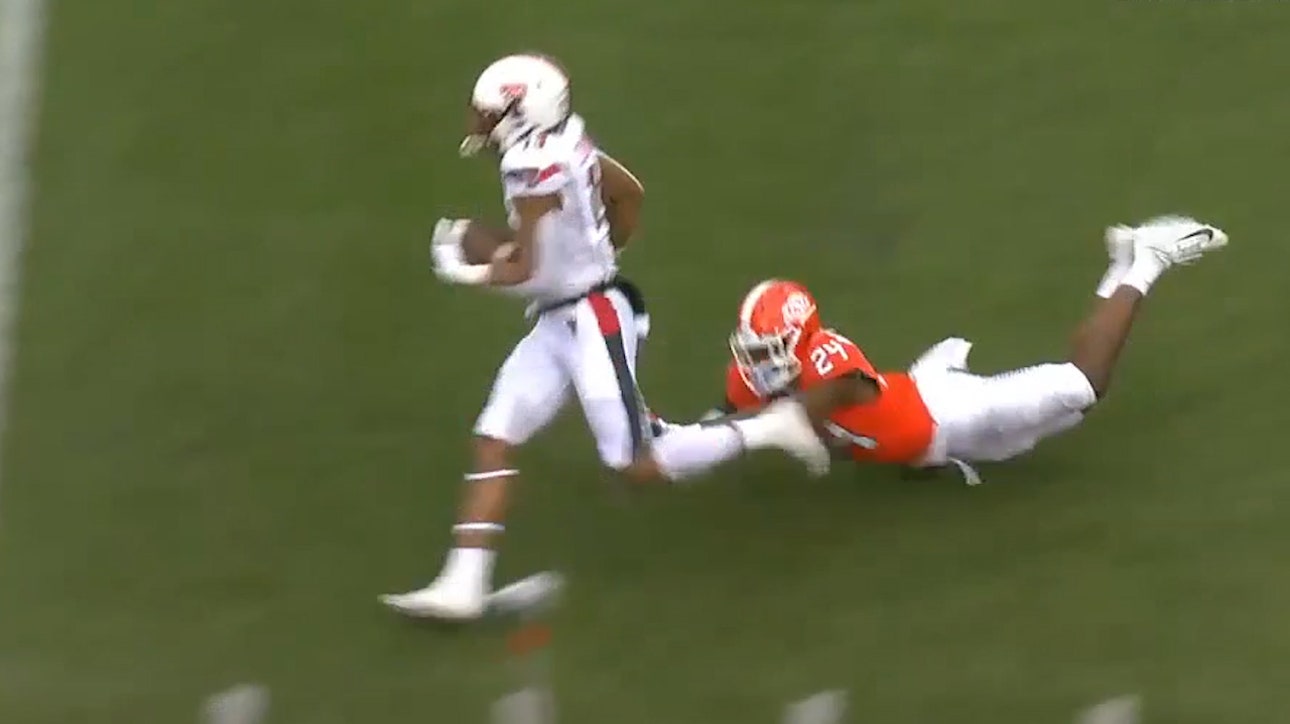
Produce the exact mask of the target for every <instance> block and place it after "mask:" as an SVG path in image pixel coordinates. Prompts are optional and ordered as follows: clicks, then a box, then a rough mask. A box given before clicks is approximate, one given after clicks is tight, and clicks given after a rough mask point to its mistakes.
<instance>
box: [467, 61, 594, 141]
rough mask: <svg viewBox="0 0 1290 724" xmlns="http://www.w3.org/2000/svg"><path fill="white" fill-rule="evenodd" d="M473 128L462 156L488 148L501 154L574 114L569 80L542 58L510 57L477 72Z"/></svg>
mask: <svg viewBox="0 0 1290 724" xmlns="http://www.w3.org/2000/svg"><path fill="white" fill-rule="evenodd" d="M470 107H471V109H472V110H473V113H472V116H473V117H472V119H471V127H470V129H469V132H468V134H467V136H466V138H465V139H463V140H462V142H461V155H462V156H473V155H475V154H476V153H479V152H480V151H481V150H483V149H484V148H486V147H489V146H491V147H493V148H495V149H497V150H498V151H499V152H501V153H505V152H506V150H507V149H508V148H510V147H511V146H512V145H514V144H515V142H516V141H519V140H520V139H521V138H523V137H524V136H526V135H528V134H529V133H532V132H534V131H542V130H547V129H550V128H555V127H556V126H558V125H560V124H561V123H564V121H565V120H566V119H568V117H569V114H570V108H569V77H568V75H566V74H565V72H564V70H563V69H561V68H560V66H559V65H557V64H556V63H555V61H553V60H551V59H550V58H546V57H544V56H541V55H508V56H506V57H505V58H502V59H500V60H496V61H493V63H492V64H491V65H489V66H488V67H487V68H485V69H484V72H483V73H480V74H479V79H478V80H476V81H475V90H474V93H472V94H471V98H470Z"/></svg>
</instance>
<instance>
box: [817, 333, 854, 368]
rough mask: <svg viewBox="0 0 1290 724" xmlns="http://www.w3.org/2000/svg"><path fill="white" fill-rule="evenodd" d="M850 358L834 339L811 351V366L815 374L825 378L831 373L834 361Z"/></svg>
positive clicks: (844, 348)
mask: <svg viewBox="0 0 1290 724" xmlns="http://www.w3.org/2000/svg"><path fill="white" fill-rule="evenodd" d="M850 358H851V355H849V354H847V348H846V347H844V346H843V345H842V343H841V342H839V341H838V340H836V339H830V340H829V341H827V342H825V343H824V344H821V345H820V346H818V347H816V348H815V349H813V350H811V364H812V365H813V366H814V367H815V372H816V373H817V374H819V375H820V376H821V377H826V376H827V375H828V374H829V373H830V372H832V371H833V369H834V367H835V363H834V360H837V361H839V362H841V361H845V360H848V359H850Z"/></svg>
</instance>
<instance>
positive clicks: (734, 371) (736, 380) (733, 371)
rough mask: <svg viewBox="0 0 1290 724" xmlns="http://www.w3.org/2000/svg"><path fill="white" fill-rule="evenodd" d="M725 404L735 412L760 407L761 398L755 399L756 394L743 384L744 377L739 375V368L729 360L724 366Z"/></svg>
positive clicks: (746, 384)
mask: <svg viewBox="0 0 1290 724" xmlns="http://www.w3.org/2000/svg"><path fill="white" fill-rule="evenodd" d="M726 403H727V404H729V405H730V406H731V407H733V408H734V409H735V411H736V412H738V411H741V410H747V409H750V408H753V407H760V406H761V398H759V397H757V393H756V392H753V391H752V390H751V389H750V388H749V387H748V383H746V382H744V377H743V375H741V374H739V366H738V365H736V364H735V361H734V360H730V364H728V365H726Z"/></svg>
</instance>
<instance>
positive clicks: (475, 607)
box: [380, 580, 488, 621]
mask: <svg viewBox="0 0 1290 724" xmlns="http://www.w3.org/2000/svg"><path fill="white" fill-rule="evenodd" d="M487 598H488V597H487V594H486V592H485V591H482V590H478V589H475V590H470V589H469V588H468V587H466V586H462V585H455V586H453V585H448V584H447V582H444V581H441V580H436V581H435V582H434V583H431V584H430V585H428V586H426V587H425V588H421V589H418V590H416V591H409V592H407V593H391V594H386V595H384V596H381V597H380V600H381V603H383V604H385V605H386V606H388V607H389V608H391V609H393V610H394V611H397V612H398V613H401V614H403V615H404V616H410V617H412V618H433V619H438V620H440V621H474V620H475V619H478V618H480V617H481V616H483V615H484V610H485V607H486V605H487Z"/></svg>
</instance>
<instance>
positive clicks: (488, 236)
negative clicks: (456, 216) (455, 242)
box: [461, 220, 515, 264]
mask: <svg viewBox="0 0 1290 724" xmlns="http://www.w3.org/2000/svg"><path fill="white" fill-rule="evenodd" d="M513 235H514V232H513V231H511V230H510V229H507V228H498V227H495V226H489V225H488V224H485V223H482V222H479V221H474V220H472V221H471V222H470V224H469V225H467V226H466V232H465V233H464V234H462V236H461V255H462V258H463V259H465V261H466V263H467V264H488V263H491V262H492V261H493V258H494V257H495V256H503V257H505V256H509V255H510V253H511V251H512V250H513V249H514V248H515V247H514V245H512V244H511V237H512V236H513Z"/></svg>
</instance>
